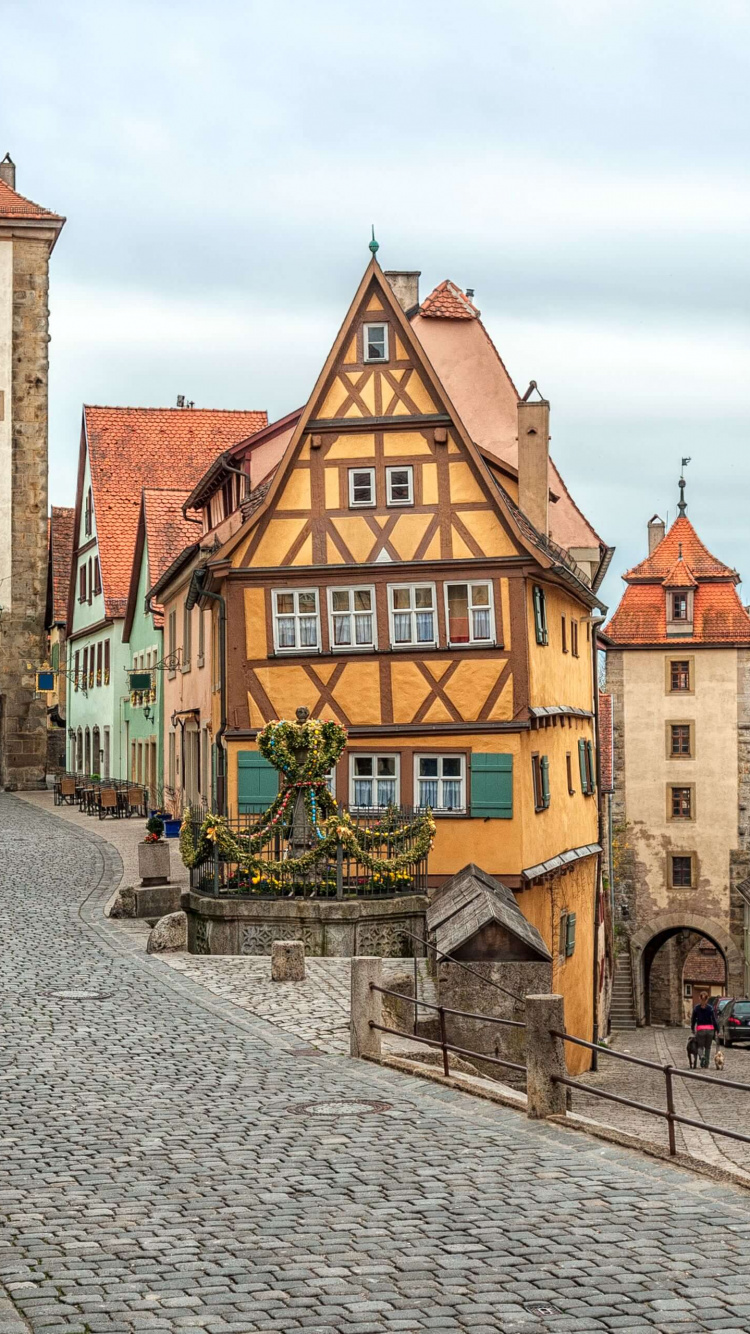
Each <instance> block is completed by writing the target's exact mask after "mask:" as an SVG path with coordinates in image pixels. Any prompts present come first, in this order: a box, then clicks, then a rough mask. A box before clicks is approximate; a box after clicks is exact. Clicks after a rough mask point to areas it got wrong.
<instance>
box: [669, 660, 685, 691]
mask: <svg viewBox="0 0 750 1334" xmlns="http://www.w3.org/2000/svg"><path fill="white" fill-rule="evenodd" d="M669 688H670V690H673V691H678V690H687V691H689V690H690V661H689V659H688V658H679V659H676V660H673V661H672V662H670V664H669Z"/></svg>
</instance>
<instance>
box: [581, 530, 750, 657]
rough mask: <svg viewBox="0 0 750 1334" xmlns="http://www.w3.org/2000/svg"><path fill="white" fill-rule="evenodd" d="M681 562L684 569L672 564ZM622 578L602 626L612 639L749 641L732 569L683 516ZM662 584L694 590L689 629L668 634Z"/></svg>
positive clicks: (633, 641) (636, 641)
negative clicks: (614, 606)
mask: <svg viewBox="0 0 750 1334" xmlns="http://www.w3.org/2000/svg"><path fill="white" fill-rule="evenodd" d="M680 550H682V552H683V559H682V561H680V559H679V553H680ZM680 565H682V566H689V568H688V569H682V570H680V569H679V568H677V569H676V568H675V567H679V566H680ZM623 579H624V580H625V582H626V584H627V585H628V586H627V588H626V590H625V593H624V594H623V597H622V601H621V602H620V605H619V607H618V608H617V610H616V611H615V614H614V616H613V617H612V619H611V620H610V622H609V624H608V625H606V626H605V627H604V633H605V635H606V636H607V637H608V638H609V639H610V640H611V641H612V642H613V643H614V644H622V645H639V644H670V645H674V646H678V645H685V646H686V645H688V644H750V616H748V614H747V612H746V611H745V608H744V607H743V605H742V603H741V602H740V599H739V597H738V596H737V589H736V584H737V583H738V582H739V575H738V574H737V571H736V570H733V569H731V568H730V567H729V566H728V565H724V564H723V563H722V562H721V561H720V560H717V558H716V557H715V556H712V555H711V552H710V551H709V550H708V549H707V547H705V546H704V545H703V543H702V542H701V540H700V538H699V537H698V535H697V533H696V531H695V529H694V528H693V525H692V524H691V523H690V520H689V519H687V518H685V517H684V516H682V517H681V518H679V519H677V520H676V522H675V523H673V525H672V527H671V528H670V530H669V532H668V533H667V535H666V537H664V538H662V540H661V542H660V543H659V545H658V546H657V547H655V548H654V550H653V551H652V552H651V554H650V556H647V557H646V559H645V560H642V561H641V562H640V564H639V565H635V566H634V567H633V569H632V570H628V571H627V573H626V574H624V575H623ZM677 580H681V582H673V581H677ZM667 587H671V588H675V587H678V588H679V587H685V588H693V589H694V593H693V627H692V633H691V634H685V635H675V634H670V635H667V593H666V589H667Z"/></svg>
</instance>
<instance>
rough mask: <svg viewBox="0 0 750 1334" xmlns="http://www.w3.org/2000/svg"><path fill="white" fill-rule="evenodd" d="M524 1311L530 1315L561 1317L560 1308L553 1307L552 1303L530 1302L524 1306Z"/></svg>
mask: <svg viewBox="0 0 750 1334" xmlns="http://www.w3.org/2000/svg"><path fill="white" fill-rule="evenodd" d="M523 1309H524V1311H528V1313H529V1315H560V1314H561V1311H560V1307H559V1306H553V1305H552V1302H529V1303H528V1305H526V1306H524V1308H523Z"/></svg>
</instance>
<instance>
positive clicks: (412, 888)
mask: <svg viewBox="0 0 750 1334" xmlns="http://www.w3.org/2000/svg"><path fill="white" fill-rule="evenodd" d="M207 813H208V812H207V811H205V810H204V809H200V808H195V807H191V808H190V810H189V813H188V818H189V820H190V823H191V825H192V834H193V841H194V843H196V844H197V841H198V835H199V831H200V827H201V825H202V824H203V821H204V820H205V818H206V815H207ZM264 813H265V810H261V809H259V810H257V811H246V812H243V814H241V815H239V816H236V815H235V816H230V817H229V818H228V819H227V821H226V823H227V824H228V826H229V829H230V830H231V832H232V833H233V834H235V835H238V836H239V837H240V838H241V837H242V835H243V834H245V835H247V834H252V833H253V832H254V831H255V830H256V829H259V828H260V827H261V821H262V817H263V815H264ZM421 813H422V812H420V811H416V810H413V809H412V808H411V807H405V806H399V807H388V808H387V809H382V808H378V809H377V810H367V811H365V810H361V809H357V810H356V811H349V818H350V820H351V822H352V824H353V825H354V828H355V830H356V829H358V828H366V829H367V830H368V831H369V835H370V838H369V842H368V851H369V852H370V853H371V854H372V856H373V857H374V858H376V859H378V860H382V859H390V858H393V857H396V856H398V855H400V854H403V853H408V852H409V849H410V847H412V846H413V844H414V841H415V839H416V837H417V834H416V832H407V833H406V834H404V833H397V832H396V831H398V830H401V829H402V828H403V826H404V825H407V826H408V825H409V824H411V823H412V822H413V821H414V819H415V818H416V817H417V816H418V815H420V814H421ZM256 855H257V857H258V860H259V862H260V864H261V865H260V869H259V870H256V871H255V872H250V871H248V870H246V869H243V867H242V866H241V865H240V864H239V863H238V862H237V861H236V860H234V861H233V860H232V859H231V857H230V856H229V855H228V854H225V853H223V852H222V851H221V850H220V849H219V848H217V847H216V845H214V846H213V848H211V849H210V850H207V852H206V854H205V856H203V857H202V858H201V859H200V860H199V861H198V862H197V863H196V865H195V866H193V867H192V868H191V871H190V886H191V888H192V889H195V890H197V891H198V892H199V893H201V894H211V895H214V896H217V897H223V896H231V897H233V898H234V897H238V896H239V897H243V898H318V899H324V898H325V899H347V898H350V899H351V898H358V899H359V898H390V897H393V896H394V895H403V894H426V892H427V857H426V856H423V857H416V856H415V858H414V860H413V861H410V862H409V863H408V864H407V865H406V867H405V868H404V869H403V870H401V871H398V872H392V871H387V870H377V869H376V870H374V871H373V870H371V869H370V868H368V867H366V866H363V865H362V864H361V863H360V862H358V861H357V859H356V858H355V857H352V856H350V855H349V854H348V853H347V852H346V851H345V850H344V849H343V848H342V847H341V845H339V847H338V848H337V849H336V852H335V853H334V854H333V855H332V856H325V857H322V858H321V859H320V860H319V861H317V862H315V863H314V865H313V866H312V867H310V868H309V869H308V870H306V871H304V872H303V873H300V872H299V871H296V870H291V869H287V868H286V866H285V864H284V863H285V862H286V861H288V860H289V859H290V858H291V857H292V856H293V855H294V854H293V853H292V851H291V849H290V834H289V830H288V828H286V829H281V830H279V831H278V832H274V833H269V834H268V835H267V837H266V838H265V839H264V841H263V843H262V845H261V847H260V849H259V851H258V852H257V854H256ZM271 863H274V865H271Z"/></svg>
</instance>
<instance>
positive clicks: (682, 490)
mask: <svg viewBox="0 0 750 1334" xmlns="http://www.w3.org/2000/svg"><path fill="white" fill-rule="evenodd" d="M689 462H690V459H689V458H687V459H683V460H682V470H681V472H680V481H679V487H680V502H679V504H678V506H677V510H678V513H679V516H680V518H681V519H684V517H685V515H686V513H687V503H686V501H685V469H686V468H687V466H688V463H689Z"/></svg>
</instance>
